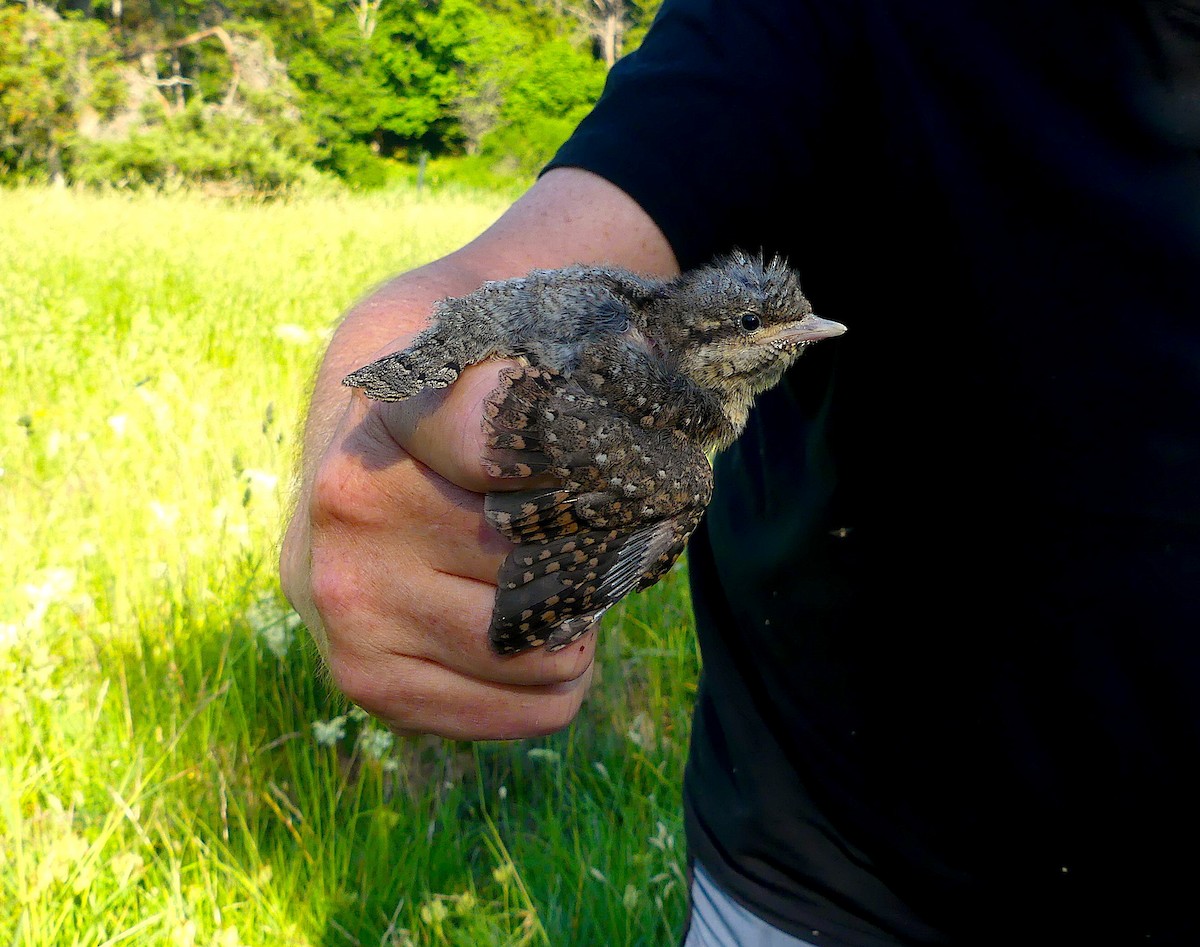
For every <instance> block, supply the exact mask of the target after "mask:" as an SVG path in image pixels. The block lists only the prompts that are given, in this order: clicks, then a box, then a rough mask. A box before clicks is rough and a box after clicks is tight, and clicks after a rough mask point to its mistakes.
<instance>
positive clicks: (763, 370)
mask: <svg viewBox="0 0 1200 947" xmlns="http://www.w3.org/2000/svg"><path fill="white" fill-rule="evenodd" d="M845 331H846V327H845V326H844V325H842V324H841V323H838V322H833V321H831V320H828V319H823V318H821V317H819V316H817V315H815V314H814V313H813V310H812V305H811V304H810V303H809V300H808V299H807V297H806V296H805V295H804V293H803V292H802V291H801V289H800V282H799V277H798V275H797V273H796V271H795V270H794V269H792V268H791V267H789V266H788V264H787V263H786V261H784V260H783V259H781V258H778V257H776V258H773V259H771V260H770V261H767V260H766V259H765V257H764V256H763V255H761V254H760V255H757V256H755V255H750V254H747V253H744V252H741V251H736V250H735V251H733V252H731V253H728V254H725V255H723V256H720V257H718V258H716V259H715V260H713V262H712V263H711V264H709V265H707V266H702V267H698V268H695V269H692V270H688V271H686V272H684V273H682V274H680V275H678V276H676V277H674V278H671V279H656V278H651V277H648V276H643V275H639V274H637V273H635V272H633V271H631V270H628V269H624V268H621V267H616V266H593V265H584V264H574V265H571V266H566V267H562V268H558V269H541V270H533V271H532V272H530V273H528V274H526V275H524V276H520V277H517V278H513V279H506V280H497V281H491V282H487V283H484V284H483V285H482V286H481V287H480V288H478V289H477V290H475V291H474V292H471V293H468V294H466V295H463V296H457V297H450V298H447V299H443V300H441V301H440V302H439V303H437V304H435V306H434V309H433V316H432V319H431V321H430V323H429V325H428V326H427V327H426V328H425V329H424V330H423V331H422V332H421V333H419V334H418V335H417V336H416V337H415V338H414V339H413V341H412V342H411V344H410V345H409V346H408V347H407V348H405V349H403V350H401V351H398V352H395V353H393V354H390V355H386V356H384V357H382V358H380V359H378V360H376V361H374V362H371V363H370V364H368V365H365V366H364V367H362V368H359V369H358V370H356V371H353V372H351V373H350V374H349V375H347V376H346V377H345V379H344V380H343V383H344V384H345V385H347V386H350V387H354V388H359V389H361V390H362V391H363V392H364V393H365V395H366V396H367V397H368V398H370V399H373V400H376V401H385V402H390V401H401V400H404V399H406V398H410V397H412V396H413V395H415V394H417V393H418V392H421V391H424V390H425V389H429V388H435V389H436V388H445V387H447V386H449V385H452V384H453V383H454V382H455V380H456V379H457V378H458V377H459V374H460V373H461V372H462V371H463V369H465V368H466V367H468V366H470V365H474V364H477V363H479V362H482V361H484V360H486V359H489V358H502V359H510V360H512V361H513V362H514V364H513V365H512V366H511V367H506V368H504V369H503V370H502V371H501V373H500V377H499V382H498V385H497V387H496V388H495V389H494V390H493V391H492V392H491V393H490V394H489V395H488V397H487V398H486V400H485V402H484V408H483V425H484V433H485V435H486V436H485V442H486V445H487V446H486V451H485V456H484V458H483V466H484V468H485V469H486V470H487V472H488V473H489V474H491V475H492V476H493V477H496V478H527V477H534V476H538V475H544V474H548V475H549V478H545V477H543V478H540V480H539V482H544V481H546V480H547V479H548V480H550V481H552V485H551V486H538V487H531V488H528V489H524V488H523V489H516V490H507V491H506V490H496V491H492V492H489V493H488V494H487V495H486V497H485V501H484V514H485V516H486V518H487V521H488V522H489V523H490V524H491V525H492V526H493V527H494V528H495V529H497V530H498V531H499V532H500V533H501V534H502V535H504V536H505V537H507V538H508V539H509V540H510V541H511V542H513V543H514V549H513V550H512V551H511V552H510V553H509V554H508V556H507V557H506V559H505V561H504V563H503V565H502V566H501V568H500V571H499V575H498V576H497V587H496V597H495V603H494V606H493V610H492V617H491V623H490V627H489V634H488V637H489V640H490V642H491V646H492V648H493V650H494V651H495V652H496V653H497V654H500V655H513V654H518V653H521V652H523V651H527V650H530V649H534V648H544V649H546V650H547V651H557V650H559V649H561V648H564V647H566V646H567V645H569V644H570V643H571V642H573V641H575V640H576V639H577V638H578V637H579V636H580V635H582V634H583V633H584V632H586V631H587V630H589V629H590V628H591V627H593V626H594V625H595V624H596V622H598V621H599V619H600V617H601V616H602V615H603V614H604V613H605V611H607V610H608V609H609V608H610V607H611V606H612V605H614V604H616V602H618V601H619V600H620V599H621V598H623V597H624V596H625V595H627V594H628V593H630V592H633V591H641V590H643V589H646V588H648V587H650V586H651V585H653V584H654V583H655V582H657V581H658V580H659V579H660V578H662V576H664V575H665V574H666V573H667V572H668V571H669V570H670V568H671V566H672V565H673V564H674V563H675V561H676V559H678V558H679V556H680V554H681V553H682V552H683V550H684V548H685V546H686V544H687V540H688V537H689V536H691V534H692V532H693V531H694V530H695V529H696V527H697V525H699V523H700V520H701V517H702V516H703V514H704V510H705V508H706V507H707V506H708V502H709V500H710V499H711V497H712V489H713V473H712V464H711V461H710V456H711V455H712V454H713V453H714V452H716V451H719V450H722V449H724V448H725V447H728V446H729V444H731V443H732V442H733V441H734V440H735V439H736V438H737V436H738V435H739V434H740V433H741V431H742V429H743V428H744V427H745V424H746V420H747V417H748V415H749V412H750V409H751V407H752V405H753V402H754V399H755V397H756V396H757V395H759V394H761V393H762V392H764V391H766V390H768V389H769V388H771V387H773V386H774V385H776V384H777V383H778V382H779V381H780V380H781V379H782V378H783V375H784V373H785V372H786V371H787V369H788V368H789V367H790V366H791V365H792V364H793V363H794V362H795V361H796V359H797V358H798V357H799V356H800V355H801V353H802V352H803V351H804V350H805V349H806V348H807V347H808V346H810V345H811V344H813V343H815V342H817V341H820V340H822V339H829V338H833V337H835V336H839V335H841V334H842V333H844V332H845Z"/></svg>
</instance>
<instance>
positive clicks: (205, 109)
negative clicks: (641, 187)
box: [0, 0, 660, 191]
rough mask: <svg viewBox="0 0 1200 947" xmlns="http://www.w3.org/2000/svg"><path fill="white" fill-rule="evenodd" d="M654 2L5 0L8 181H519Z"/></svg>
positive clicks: (1, 15) (1, 102) (0, 131)
mask: <svg viewBox="0 0 1200 947" xmlns="http://www.w3.org/2000/svg"><path fill="white" fill-rule="evenodd" d="M659 2H660V0H57V2H44V3H35V2H32V0H17V2H14V0H0V181H9V182H20V181H31V180H32V181H38V180H43V181H62V182H72V183H83V184H103V185H116V186H121V187H144V186H151V187H169V186H175V185H202V186H205V187H215V188H220V189H230V190H234V191H241V190H253V191H275V190H280V189H286V188H291V187H296V186H300V187H307V186H312V185H317V186H319V185H320V184H321V183H322V182H330V181H338V180H340V181H343V182H346V183H348V184H349V185H351V186H354V187H362V188H370V187H380V186H384V185H387V184H389V183H393V182H396V181H397V180H402V179H405V178H408V179H410V180H411V179H415V178H416V177H417V175H418V173H420V174H421V175H422V176H423V178H424V179H425V180H427V181H429V182H432V183H436V182H445V181H457V182H461V183H463V184H466V185H470V186H488V185H500V186H503V185H505V184H509V183H514V182H519V181H521V180H524V179H527V178H528V177H529V176H530V175H532V174H533V173H534V172H535V171H536V170H537V168H538V167H539V166H540V164H541V163H542V162H544V161H545V160H546V159H547V158H548V157H549V156H550V155H551V154H552V153H553V151H554V149H555V148H556V147H557V145H558V144H559V143H560V142H561V141H562V140H563V139H564V138H565V137H566V136H567V135H568V134H569V133H570V131H571V129H572V128H573V127H574V125H575V123H576V122H577V121H578V120H579V118H580V117H581V116H582V115H583V113H584V112H586V110H587V109H588V107H589V106H590V105H591V103H592V102H593V101H595V98H596V97H597V96H598V95H599V92H600V89H601V87H602V85H603V83H604V76H605V73H606V71H607V69H608V68H609V67H610V66H611V65H612V63H613V61H614V60H615V59H616V58H618V57H619V56H620V55H622V53H623V52H628V51H629V50H630V49H631V48H633V47H634V46H635V45H636V44H637V43H638V42H639V41H640V39H641V37H642V36H643V35H644V33H645V31H646V29H647V28H648V26H649V24H650V21H651V19H652V18H653V15H654V13H655V11H656V9H657V7H658V4H659ZM418 169H420V171H418Z"/></svg>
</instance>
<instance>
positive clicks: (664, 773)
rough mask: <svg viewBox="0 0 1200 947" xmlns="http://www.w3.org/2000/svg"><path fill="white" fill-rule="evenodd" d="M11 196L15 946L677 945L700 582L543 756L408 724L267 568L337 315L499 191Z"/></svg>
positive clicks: (665, 601)
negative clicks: (344, 670) (305, 621)
mask: <svg viewBox="0 0 1200 947" xmlns="http://www.w3.org/2000/svg"><path fill="white" fill-rule="evenodd" d="M168 191H170V189H166V190H164V189H162V188H159V189H157V190H150V189H145V190H141V191H134V190H131V189H117V190H114V189H112V188H109V189H108V190H104V191H88V190H81V189H79V188H62V187H60V188H38V187H18V188H16V189H9V190H0V523H2V527H0V943H2V944H6V945H13V947H17V945H39V947H40V945H55V947H57V945H76V944H79V945H85V944H86V945H110V944H118V943H129V944H164V945H175V947H193V945H221V947H236V945H239V944H245V945H258V944H264V945H266V944H272V945H275V944H296V945H322V947H335V945H380V947H387V945H409V944H414V945H417V944H419V945H443V944H454V945H460V944H461V945H481V944H514V945H515V944H554V945H558V944H600V945H614V944H670V943H673V942H674V939H675V937H676V936H677V931H678V929H679V927H680V924H681V923H682V918H683V913H684V908H685V893H684V890H683V852H682V847H683V845H682V833H681V825H680V823H681V817H680V800H679V784H680V779H681V775H682V767H683V761H684V754H685V748H686V742H687V736H688V714H689V710H690V705H691V700H692V696H693V693H694V689H695V681H696V675H697V672H698V655H697V653H696V649H695V644H694V640H693V637H692V634H691V626H690V617H689V613H688V609H687V605H686V591H685V585H686V582H685V577H684V576H683V575H682V573H681V572H680V571H676V572H675V573H674V574H672V575H671V576H670V577H668V579H667V580H666V581H665V582H664V583H662V584H661V585H660V586H659V587H657V588H655V589H653V590H651V591H650V592H648V593H646V594H644V595H641V596H635V597H634V598H633V599H631V600H629V601H628V602H627V603H626V604H625V605H623V606H621V607H620V608H619V609H617V610H615V611H614V613H612V614H611V617H610V618H609V619H608V620H607V621H606V624H605V628H604V630H603V632H602V636H601V642H600V646H599V650H598V664H599V669H600V673H599V674H598V675H597V681H596V684H595V686H594V687H593V690H592V694H591V696H590V697H589V699H588V700H587V702H586V703H585V705H584V708H583V711H582V713H581V714H580V717H579V719H578V720H577V721H576V723H575V724H574V725H573V726H572V727H571V728H569V729H568V730H567V731H565V732H563V733H561V734H558V735H556V736H553V737H549V738H545V739H540V740H534V741H522V742H513V743H494V744H479V745H470V744H455V743H447V742H444V741H440V740H435V739H404V740H400V739H394V738H393V737H392V735H391V734H390V733H388V732H387V731H385V730H383V729H382V728H381V727H380V726H379V725H378V724H376V723H375V722H373V721H372V720H371V719H369V718H366V717H365V716H364V715H363V714H362V713H361V712H359V711H357V710H355V708H353V707H350V706H348V705H347V704H346V703H345V702H344V701H343V700H342V699H341V698H340V697H339V696H338V695H337V694H336V693H334V692H332V691H331V690H330V689H329V688H328V687H327V686H326V684H325V683H324V681H323V679H322V677H321V675H320V673H319V669H318V662H317V661H316V659H315V657H314V652H313V649H312V647H311V645H310V644H309V642H308V640H307V635H306V633H305V631H304V629H303V628H302V627H300V626H299V622H298V619H297V617H296V616H295V615H294V614H293V613H292V612H291V610H290V609H289V608H288V606H287V604H286V602H285V600H284V599H283V597H282V596H281V594H280V592H279V590H278V585H277V579H276V571H275V557H276V550H277V543H278V537H279V533H280V528H281V525H282V523H283V520H284V518H285V516H286V513H287V504H288V496H289V491H290V477H291V472H292V468H293V464H294V458H295V453H296V449H297V435H298V426H299V419H300V416H301V413H302V410H303V405H304V403H305V392H306V388H307V386H308V384H309V379H310V377H311V375H312V372H313V369H314V367H315V363H316V359H317V358H318V356H319V354H320V352H321V351H322V349H323V346H324V342H325V340H326V338H327V335H328V332H329V330H330V327H331V325H332V324H333V323H334V322H335V321H336V318H337V316H338V314H339V313H340V312H341V311H342V310H344V309H345V307H346V306H347V305H348V304H349V303H350V302H351V301H352V300H353V299H354V298H355V297H356V296H358V295H359V294H361V293H362V292H364V291H365V290H367V289H368V288H369V287H370V286H371V285H372V284H374V283H375V282H377V281H378V280H380V279H382V278H384V277H386V276H388V275H390V274H392V273H394V272H396V271H399V270H402V269H405V268H408V267H411V266H414V265H416V264H419V263H421V262H424V261H426V260H428V259H430V258H432V257H434V256H436V255H438V254H439V253H441V252H443V251H444V250H446V249H448V248H450V247H452V246H454V245H457V244H458V243H461V242H462V241H463V240H464V239H467V238H469V237H470V236H472V235H473V234H475V233H476V232H478V231H479V230H480V229H482V228H483V227H484V226H486V224H487V223H488V222H490V220H492V219H493V218H494V217H495V216H496V215H497V214H498V213H499V212H500V211H501V209H502V208H503V206H504V205H505V203H506V200H505V198H504V197H503V196H489V195H487V194H482V193H476V192H469V191H455V190H454V189H453V188H442V189H440V190H439V191H437V192H436V193H435V192H431V190H430V189H429V188H426V189H425V190H424V191H423V193H421V194H418V193H417V192H416V191H415V189H413V188H411V187H403V186H397V187H392V188H390V189H388V190H386V191H379V192H375V193H373V194H371V195H365V196H364V195H361V194H360V195H355V194H351V193H348V192H347V191H346V189H345V188H342V189H340V190H337V191H334V192H328V193H327V192H317V193H309V194H304V193H293V194H291V196H289V197H288V198H287V199H276V200H271V201H263V200H258V199H251V198H246V197H240V198H237V199H229V198H215V197H212V196H205V195H204V194H202V193H199V192H198V191H196V190H194V189H183V190H175V191H173V192H168Z"/></svg>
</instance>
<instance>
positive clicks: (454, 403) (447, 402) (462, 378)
mask: <svg viewBox="0 0 1200 947" xmlns="http://www.w3.org/2000/svg"><path fill="white" fill-rule="evenodd" d="M514 364H515V363H513V362H511V361H499V360H492V361H487V362H482V363H480V364H478V365H472V366H470V367H468V368H466V369H464V370H463V372H462V374H461V375H459V377H458V380H457V381H455V383H454V384H453V385H451V386H450V387H449V388H444V389H440V390H434V389H429V390H426V391H423V392H421V393H420V394H417V395H414V396H413V397H411V398H408V399H406V400H404V401H398V402H387V403H383V402H379V403H373V404H372V408H373V409H374V410H375V411H377V412H378V418H379V421H380V422H381V423H382V425H383V427H384V429H385V430H386V431H387V433H388V435H389V436H390V437H392V438H393V439H394V440H395V441H396V442H397V443H398V444H399V445H400V446H401V447H402V448H403V449H404V450H405V452H406V453H408V454H409V455H410V456H411V457H413V458H415V459H416V460H418V461H420V462H421V463H422V464H424V465H425V466H426V467H429V468H430V469H431V470H433V471H435V472H436V473H437V474H439V475H440V476H442V477H444V478H445V479H446V480H449V481H450V482H451V483H453V484H455V485H456V486H459V487H462V488H463V489H465V490H471V491H473V492H475V493H488V492H490V491H493V490H522V489H528V488H530V487H535V486H543V485H545V486H549V485H552V484H553V483H555V480H554V479H553V478H552V477H547V476H545V475H543V476H541V477H529V478H518V477H504V478H500V477H494V476H492V475H490V474H489V473H488V472H487V471H486V470H485V469H484V466H483V457H484V454H485V452H486V451H487V446H488V444H487V434H486V432H485V431H484V425H483V405H484V402H485V401H486V400H487V398H488V395H490V394H491V393H492V392H493V391H494V390H495V389H496V388H497V387H498V386H499V384H500V373H501V372H502V371H503V370H504V369H505V368H510V367H512V366H513V365H514ZM358 397H365V396H363V395H361V394H360V395H359V396H358Z"/></svg>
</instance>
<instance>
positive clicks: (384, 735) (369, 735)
mask: <svg viewBox="0 0 1200 947" xmlns="http://www.w3.org/2000/svg"><path fill="white" fill-rule="evenodd" d="M395 742H396V738H395V736H393V735H392V732H391V731H390V730H382V729H379V728H377V727H372V728H370V729H368V730H364V731H363V732H362V733H360V734H359V735H358V745H359V746H361V747H362V751H363V753H365V754H366V755H367V756H369V757H370V758H371V759H373V760H380V759H382V758H383V756H384V754H386V753H387V752H388V750H390V749H391V748H392V744H394V743H395Z"/></svg>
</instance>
